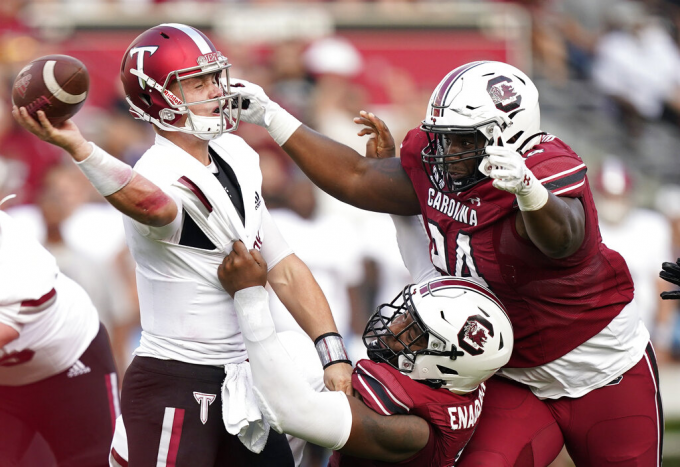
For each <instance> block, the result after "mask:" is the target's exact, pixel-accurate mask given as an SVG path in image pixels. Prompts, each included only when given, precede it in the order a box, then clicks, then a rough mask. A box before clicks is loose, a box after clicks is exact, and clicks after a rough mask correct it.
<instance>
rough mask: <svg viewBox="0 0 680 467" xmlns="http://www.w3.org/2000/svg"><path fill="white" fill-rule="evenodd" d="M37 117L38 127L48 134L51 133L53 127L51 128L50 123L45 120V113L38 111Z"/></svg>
mask: <svg viewBox="0 0 680 467" xmlns="http://www.w3.org/2000/svg"><path fill="white" fill-rule="evenodd" d="M36 115H37V117H38V122H40V125H41V126H42V127H43V128H44V129H45V131H47V133H48V134H50V133H52V132H53V131H54V127H53V126H52V123H51V122H50V121H49V120H48V119H47V115H45V112H43V111H42V110H38V112H37V113H36Z"/></svg>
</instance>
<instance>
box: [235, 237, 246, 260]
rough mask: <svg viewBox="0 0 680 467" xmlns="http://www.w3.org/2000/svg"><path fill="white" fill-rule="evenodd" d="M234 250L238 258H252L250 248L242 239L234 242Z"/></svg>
mask: <svg viewBox="0 0 680 467" xmlns="http://www.w3.org/2000/svg"><path fill="white" fill-rule="evenodd" d="M232 250H233V251H232V253H234V254H235V256H236V257H238V258H250V254H248V248H246V246H245V245H244V244H243V242H242V241H241V240H236V241H235V242H234V246H233V247H232Z"/></svg>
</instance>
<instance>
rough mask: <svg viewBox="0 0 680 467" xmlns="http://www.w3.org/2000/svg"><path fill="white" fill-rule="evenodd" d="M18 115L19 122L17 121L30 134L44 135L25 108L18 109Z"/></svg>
mask: <svg viewBox="0 0 680 467" xmlns="http://www.w3.org/2000/svg"><path fill="white" fill-rule="evenodd" d="M19 115H20V116H21V120H20V121H19V123H20V124H21V126H23V127H24V128H26V129H27V130H29V131H30V132H32V133H35V134H44V131H43V129H42V127H41V126H40V124H39V123H38V122H36V121H35V120H34V119H33V117H31V115H30V114H29V113H28V110H26V107H20V108H19Z"/></svg>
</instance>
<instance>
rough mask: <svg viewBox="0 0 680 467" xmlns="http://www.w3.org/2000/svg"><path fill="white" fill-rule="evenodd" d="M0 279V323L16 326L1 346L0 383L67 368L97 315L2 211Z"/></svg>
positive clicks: (33, 379)
mask: <svg viewBox="0 0 680 467" xmlns="http://www.w3.org/2000/svg"><path fill="white" fill-rule="evenodd" d="M0 284H1V285H0V323H2V324H4V325H7V326H10V327H12V328H14V329H15V330H16V331H18V332H19V337H18V338H17V339H15V340H13V341H11V342H10V343H8V344H7V345H5V347H3V348H2V349H0V385H5V386H21V385H25V384H30V383H34V382H36V381H40V380H43V379H45V378H48V377H50V376H53V375H56V374H58V373H61V372H62V371H65V370H67V369H68V368H69V367H70V366H71V365H73V364H74V363H75V362H76V360H77V359H78V358H79V357H80V356H81V355H82V354H83V352H85V350H86V349H87V347H88V346H89V345H90V343H91V342H92V340H93V339H94V338H95V336H96V335H97V332H98V331H99V317H98V315H97V310H96V309H95V307H94V305H93V304H92V302H91V301H90V298H89V297H88V296H87V294H86V293H85V291H84V290H83V289H82V288H81V287H80V286H79V285H78V284H76V283H75V282H74V281H72V280H71V279H69V278H68V277H66V276H64V275H63V274H61V273H60V272H59V268H58V267H57V264H56V261H55V259H54V257H53V256H52V255H50V254H49V253H48V252H47V250H45V248H43V247H42V245H40V244H39V243H38V241H37V240H35V239H34V238H33V236H32V235H29V234H27V233H26V232H24V231H23V230H21V229H19V228H18V227H17V225H16V223H15V222H14V221H13V220H12V218H11V217H10V216H9V215H7V214H6V213H4V212H2V211H0Z"/></svg>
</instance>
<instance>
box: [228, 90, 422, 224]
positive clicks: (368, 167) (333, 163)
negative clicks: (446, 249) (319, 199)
mask: <svg viewBox="0 0 680 467" xmlns="http://www.w3.org/2000/svg"><path fill="white" fill-rule="evenodd" d="M232 85H233V87H234V90H235V91H236V92H239V93H240V94H241V95H242V96H243V99H244V101H247V102H248V107H247V108H244V109H243V110H242V111H241V119H242V120H243V121H245V122H248V123H254V124H256V125H260V126H262V127H264V128H266V129H267V131H268V132H269V134H270V135H271V136H272V138H274V140H275V141H276V142H277V143H278V144H279V145H280V146H281V147H282V148H283V149H284V150H285V151H286V152H287V153H288V155H290V157H291V158H292V159H293V160H294V161H295V163H296V164H297V165H298V166H300V168H301V169H302V170H303V172H305V174H307V176H308V177H309V178H310V179H311V180H312V181H313V182H314V183H315V184H316V185H317V186H319V187H320V188H321V189H323V190H324V191H326V192H327V193H328V194H330V195H331V196H333V197H335V198H337V199H339V200H340V201H343V202H345V203H348V204H351V205H353V206H356V207H358V208H361V209H366V210H369V211H378V212H386V213H391V214H401V215H411V214H417V213H419V212H420V207H419V205H418V199H417V197H416V194H415V191H414V189H413V186H412V185H411V181H410V179H409V178H408V175H407V174H406V172H405V171H404V169H403V168H402V166H401V162H400V160H399V159H396V158H394V157H386V156H387V152H389V148H387V147H385V145H384V144H380V143H379V144H378V145H377V148H376V150H377V151H378V155H377V157H378V158H366V157H363V156H362V155H360V154H359V153H357V152H356V151H354V150H353V149H351V148H349V147H348V146H345V145H344V144H341V143H339V142H337V141H334V140H332V139H330V138H327V137H326V136H323V135H322V134H320V133H317V132H316V131H314V130H312V129H311V128H309V127H307V126H306V125H304V124H302V123H300V121H298V120H297V119H296V118H295V117H293V116H292V115H290V114H289V113H288V112H286V111H285V110H284V109H282V108H281V107H280V106H279V105H278V104H276V103H275V102H273V101H271V100H270V99H269V97H267V95H266V94H265V93H264V91H263V90H262V88H260V87H259V86H257V85H254V84H252V83H248V82H247V81H242V80H232ZM362 117H363V116H362ZM366 120H367V121H368V119H366ZM355 121H356V120H355ZM357 123H360V122H357ZM361 123H364V122H361ZM381 123H382V122H381ZM379 130H380V131H382V132H383V135H384V138H380V137H379V138H378V141H379V142H381V141H382V142H385V141H387V140H388V139H389V138H391V135H389V130H388V129H387V127H386V126H385V125H384V124H382V125H381V126H380V127H379ZM363 134H365V135H369V134H370V132H364V133H363ZM378 136H380V135H378ZM388 137H389V138H388ZM381 150H385V154H380V151H381ZM380 157H383V158H380Z"/></svg>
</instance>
